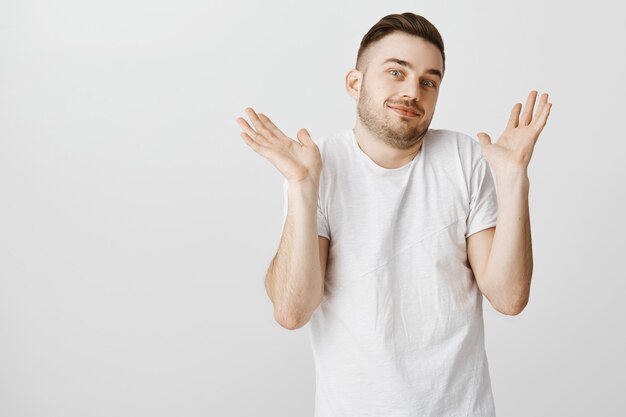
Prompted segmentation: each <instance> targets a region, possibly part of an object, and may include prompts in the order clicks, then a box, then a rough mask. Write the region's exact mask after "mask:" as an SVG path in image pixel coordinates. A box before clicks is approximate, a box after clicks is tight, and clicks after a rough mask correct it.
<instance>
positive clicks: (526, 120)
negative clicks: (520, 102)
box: [520, 90, 537, 126]
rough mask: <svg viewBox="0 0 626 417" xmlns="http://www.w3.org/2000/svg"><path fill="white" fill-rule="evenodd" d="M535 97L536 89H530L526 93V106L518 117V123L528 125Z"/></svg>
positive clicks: (531, 116)
mask: <svg viewBox="0 0 626 417" xmlns="http://www.w3.org/2000/svg"><path fill="white" fill-rule="evenodd" d="M536 97H537V91H536V90H532V91H531V92H530V94H528V98H527V99H526V107H525V108H524V112H523V113H522V117H520V123H521V125H522V126H528V125H529V124H530V121H531V120H532V118H533V108H534V107H535V98H536Z"/></svg>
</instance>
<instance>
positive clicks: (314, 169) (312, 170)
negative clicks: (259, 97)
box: [237, 107, 322, 184]
mask: <svg viewBox="0 0 626 417" xmlns="http://www.w3.org/2000/svg"><path fill="white" fill-rule="evenodd" d="M246 114H247V115H248V117H249V118H250V120H251V121H252V124H253V125H254V129H253V128H252V127H250V125H249V124H248V122H247V121H246V120H245V119H244V118H242V117H238V118H237V123H238V124H239V126H240V127H241V129H242V130H243V132H241V134H240V136H241V137H242V138H243V140H244V141H245V142H246V143H247V144H248V145H249V146H250V147H251V148H252V149H253V150H254V151H255V152H256V153H258V154H259V155H261V156H263V157H264V158H265V159H267V160H269V161H270V162H271V163H272V164H273V165H274V166H275V167H276V168H278V170H279V171H280V172H281V173H282V174H283V176H284V177H285V178H286V179H287V181H289V182H290V183H291V182H293V183H302V182H308V181H313V182H314V183H316V184H319V179H320V174H321V172H322V157H321V154H320V151H319V148H318V147H317V145H316V144H315V142H313V140H312V139H311V136H310V135H309V132H308V131H307V130H306V129H300V130H299V131H298V133H297V134H296V135H297V138H298V140H299V141H300V142H298V141H295V140H293V139H291V138H289V137H288V136H287V135H285V134H284V133H283V132H282V131H281V130H280V129H278V128H277V127H276V125H275V124H274V123H273V122H272V121H271V120H270V119H269V118H268V117H267V116H265V115H264V114H262V113H259V114H257V113H256V112H255V111H254V110H253V109H252V108H251V107H248V108H246Z"/></svg>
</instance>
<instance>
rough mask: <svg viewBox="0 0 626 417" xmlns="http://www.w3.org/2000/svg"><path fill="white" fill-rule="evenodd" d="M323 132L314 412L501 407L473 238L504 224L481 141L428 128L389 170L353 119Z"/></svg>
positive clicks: (486, 411) (313, 324)
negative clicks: (367, 147) (407, 158)
mask: <svg viewBox="0 0 626 417" xmlns="http://www.w3.org/2000/svg"><path fill="white" fill-rule="evenodd" d="M314 142H315V143H316V144H317V145H318V147H319V148H320V152H321V155H322V160H323V163H324V166H323V169H322V174H321V177H320V192H319V203H318V212H317V220H318V221H317V230H318V235H320V236H324V237H327V238H329V239H330V249H329V256H328V261H327V269H326V283H325V289H324V298H323V301H322V303H321V304H320V305H319V307H318V308H317V309H316V310H315V312H314V313H313V315H312V316H311V320H310V321H309V323H308V324H309V329H310V340H311V345H312V349H313V356H314V360H315V371H316V393H315V417H353V416H354V417H356V416H358V417H366V416H372V417H374V416H375V417H409V416H411V417H416V416H420V417H426V416H429V417H430V416H432V417H452V416H455V417H461V416H463V417H469V416H472V417H492V416H495V406H494V401H493V395H492V391H491V380H490V376H489V369H488V363H487V356H486V352H485V347H484V324H483V310H482V300H483V296H482V293H481V292H480V290H479V288H478V286H477V284H476V281H475V279H474V276H473V273H472V270H471V268H470V265H469V262H468V260H467V251H466V240H465V239H466V237H468V236H469V235H471V234H473V233H476V232H478V231H481V230H483V229H486V228H489V227H494V226H495V225H496V215H497V199H496V189H495V184H494V180H493V177H492V174H491V170H490V169H489V165H488V164H487V162H486V160H485V159H484V158H483V156H482V155H481V153H480V145H479V143H478V142H477V141H476V140H474V139H473V138H472V137H470V136H468V135H465V134H463V133H460V132H455V131H451V130H445V129H429V130H428V132H427V133H426V135H425V136H424V139H423V144H422V147H421V150H420V151H419V153H418V154H417V156H416V157H415V158H414V159H413V160H412V161H411V162H410V163H409V164H407V165H405V166H403V167H400V168H395V169H387V168H383V167H381V166H379V165H378V164H376V163H375V162H374V161H373V160H372V159H370V158H369V157H368V156H367V154H366V153H364V152H363V151H362V150H361V148H360V147H359V146H358V143H357V142H356V139H355V135H354V131H353V130H352V129H346V130H344V131H342V132H340V133H338V134H335V135H329V136H324V137H319V138H317V139H314ZM283 185H284V197H285V200H284V204H285V206H284V208H285V211H284V216H283V227H284V221H285V219H286V215H287V202H288V200H287V187H288V183H287V181H286V180H284V182H283Z"/></svg>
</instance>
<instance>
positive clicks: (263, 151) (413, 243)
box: [237, 13, 552, 417]
mask: <svg viewBox="0 0 626 417" xmlns="http://www.w3.org/2000/svg"><path fill="white" fill-rule="evenodd" d="M444 72H445V54H444V47H443V41H442V39H441V36H440V34H439V32H438V31H437V29H436V28H435V27H434V26H433V25H432V24H431V23H430V22H428V20H426V19H424V18H423V17H421V16H417V15H415V14H412V13H403V14H401V15H398V14H394V15H389V16H386V17H384V18H383V19H381V20H380V21H379V22H378V23H377V24H376V25H374V26H373V27H372V29H370V31H369V32H368V33H367V34H366V35H365V37H364V38H363V40H362V42H361V47H360V49H359V52H358V55H357V63H356V68H353V69H351V70H350V71H349V72H348V74H347V76H346V89H347V91H348V93H349V94H350V95H351V96H352V97H353V98H354V99H355V100H356V102H357V114H358V118H357V121H356V125H355V127H354V129H346V130H344V131H341V132H338V133H337V134H335V135H330V136H326V137H320V138H318V139H316V140H315V141H313V140H312V139H311V137H310V136H309V134H308V132H307V131H306V130H305V129H301V130H300V131H299V132H298V133H297V137H298V139H299V141H300V142H297V141H294V140H292V139H290V138H288V137H287V136H286V135H285V134H284V133H283V132H281V131H280V130H279V129H278V128H277V127H276V126H275V125H274V124H273V123H272V122H271V120H270V119H269V118H268V117H267V116H265V115H263V114H257V113H256V112H254V110H252V109H251V108H248V109H246V113H247V114H248V116H249V117H250V120H251V121H252V124H253V126H254V128H253V127H251V126H250V125H249V124H248V123H247V122H246V121H245V120H244V119H243V118H238V119H237V122H238V123H239V124H240V126H241V128H242V130H243V132H242V134H241V136H242V138H243V139H244V141H245V142H246V143H247V144H248V145H249V146H250V147H251V148H252V149H253V150H254V151H256V152H257V153H259V154H260V155H262V156H263V157H265V158H266V159H268V160H269V161H270V162H271V163H272V164H273V165H274V166H276V168H277V169H279V170H280V172H281V173H282V174H283V175H284V177H285V182H284V185H285V189H284V190H285V218H284V222H283V233H282V237H281V241H280V245H279V248H278V251H277V253H276V256H275V257H274V259H273V261H272V263H271V265H270V268H269V270H268V273H267V277H266V289H267V293H268V295H269V297H270V299H271V300H272V303H273V305H274V315H275V318H276V320H277V321H278V322H279V323H280V324H281V325H282V326H284V327H285V328H288V329H296V328H299V327H301V326H303V325H304V324H306V323H310V330H311V342H312V347H313V354H314V358H315V364H316V381H317V388H316V400H315V408H316V414H315V415H316V416H317V417H330V416H342V417H343V416H360V417H363V416H377V417H380V416H407V417H408V416H437V417H443V416H481V417H487V416H494V415H495V407H494V401H493V396H492V391H491V382H490V377H489V369H488V363H487V357H486V354H485V349H484V333H483V330H484V327H483V315H482V297H483V295H484V296H485V297H487V299H488V300H489V302H490V303H491V305H492V306H493V307H494V308H495V309H496V310H498V311H499V312H501V313H503V314H507V315H515V314H518V313H519V312H521V311H522V310H523V309H524V307H525V306H526V304H527V303H528V297H529V290H530V280H531V275H532V266H533V263H532V247H531V235H530V222H529V214H528V190H529V181H528V176H527V167H528V163H529V160H530V157H531V155H532V151H533V148H534V145H535V143H536V141H537V138H538V136H539V134H540V132H541V130H542V129H543V127H544V126H545V123H546V121H547V118H548V115H549V112H550V108H551V106H552V104H551V103H548V95H547V94H543V95H542V97H541V99H540V101H539V107H538V110H537V112H536V114H535V115H533V108H534V105H535V99H536V96H537V92H536V91H532V92H531V93H530V95H529V96H528V99H527V101H526V107H525V109H524V112H523V113H521V115H520V112H521V109H522V106H521V103H516V104H515V106H514V107H513V110H512V112H511V117H510V120H509V123H508V126H507V128H506V130H505V131H504V133H503V134H502V135H501V137H500V138H499V140H498V141H497V142H496V143H495V144H492V143H491V138H490V137H489V136H488V135H486V134H485V133H482V132H481V133H479V134H478V141H474V140H473V139H472V137H470V136H467V135H465V134H463V133H460V132H455V131H451V130H445V129H430V128H429V126H430V122H431V120H432V117H433V114H434V112H435V107H436V104H437V98H438V96H439V91H440V88H441V84H442V81H443V76H444ZM322 161H323V164H322ZM490 168H491V169H492V170H493V171H494V173H495V175H496V179H497V185H498V193H497V195H496V189H495V184H494V180H493V177H492V175H491V171H490Z"/></svg>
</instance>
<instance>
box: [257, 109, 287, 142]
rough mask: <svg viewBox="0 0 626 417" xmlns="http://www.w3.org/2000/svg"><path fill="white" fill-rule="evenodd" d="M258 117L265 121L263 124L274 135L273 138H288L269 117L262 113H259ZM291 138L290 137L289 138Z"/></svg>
mask: <svg viewBox="0 0 626 417" xmlns="http://www.w3.org/2000/svg"><path fill="white" fill-rule="evenodd" d="M259 119H261V120H262V121H263V123H265V126H267V129H268V130H269V131H270V132H272V134H273V135H274V138H276V139H289V138H288V137H287V135H285V134H284V133H283V131H282V130H280V129H279V128H278V127H277V126H276V125H275V124H274V122H272V121H271V120H270V118H269V117H267V116H266V115H264V114H263V113H259ZM274 138H272V139H274ZM289 140H291V139H289Z"/></svg>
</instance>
